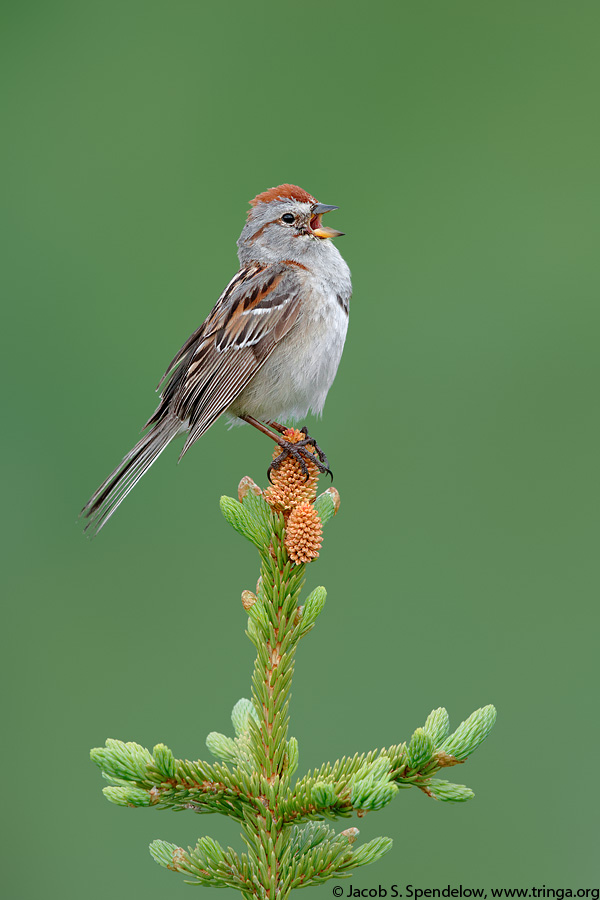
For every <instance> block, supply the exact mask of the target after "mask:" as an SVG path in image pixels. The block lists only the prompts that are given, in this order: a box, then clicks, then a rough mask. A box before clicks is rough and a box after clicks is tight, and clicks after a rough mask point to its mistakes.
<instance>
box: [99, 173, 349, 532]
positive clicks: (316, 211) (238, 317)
mask: <svg viewBox="0 0 600 900" xmlns="http://www.w3.org/2000/svg"><path fill="white" fill-rule="evenodd" d="M250 205H251V209H250V211H249V213H248V218H247V221H246V224H245V225H244V228H243V229H242V233H241V235H240V238H239V240H238V242H237V245H238V256H239V260H240V269H239V271H238V273H237V274H236V275H235V276H234V277H233V278H232V280H231V281H230V282H229V284H228V285H227V287H226V288H225V290H224V291H223V293H222V294H221V296H220V297H219V300H218V301H217V304H216V306H215V307H214V309H213V310H212V312H211V313H210V314H209V316H208V318H207V319H206V320H205V321H204V322H203V323H202V325H201V326H200V328H198V330H197V331H195V332H194V334H192V335H191V337H189V338H188V340H187V341H186V342H185V344H184V345H183V347H182V348H181V350H180V351H179V353H177V355H176V356H175V357H174V359H173V360H172V362H171V364H170V365H169V367H168V369H167V371H166V373H165V375H164V376H163V378H162V380H161V382H160V384H159V386H158V388H157V390H160V391H161V395H160V396H161V401H160V403H159V405H158V408H157V410H156V412H155V413H154V415H153V416H151V418H150V419H148V421H147V422H146V425H145V426H144V428H148V429H149V431H148V432H147V433H146V434H145V435H144V437H142V438H141V440H140V441H138V443H137V444H136V445H135V447H134V448H133V449H132V450H131V451H130V452H129V453H128V454H127V456H126V457H125V458H124V459H123V460H122V461H121V462H120V463H119V465H118V466H117V468H116V469H115V470H114V472H113V473H112V474H111V475H109V477H108V478H107V479H106V481H105V482H104V483H103V484H101V485H100V487H99V488H98V490H97V491H96V493H95V494H94V495H93V496H92V497H91V498H90V500H89V501H88V503H87V504H86V505H85V507H84V508H83V510H82V514H83V515H84V516H85V517H87V518H88V519H89V522H88V524H87V526H86V530H87V529H90V530H91V531H92V532H94V533H96V532H98V531H99V530H100V529H101V528H102V527H103V525H104V524H105V523H106V522H107V521H108V519H110V517H111V516H112V514H113V513H114V512H115V511H116V509H117V508H118V507H119V505H120V503H121V502H122V501H123V500H124V499H125V497H126V496H127V494H128V493H129V492H130V491H131V490H132V488H133V487H135V485H136V484H137V482H138V481H139V479H140V478H141V477H142V475H143V474H144V473H145V472H146V471H147V470H148V469H149V468H150V466H151V465H152V463H153V462H154V461H155V460H156V459H157V458H158V457H159V456H160V454H161V453H162V451H163V450H164V449H165V447H166V446H167V444H169V443H170V441H172V440H173V438H174V437H176V436H177V435H178V434H181V433H185V434H187V440H186V442H185V444H184V447H183V450H182V452H181V456H183V454H184V453H185V452H186V451H187V450H188V449H189V447H191V445H192V444H193V443H194V441H196V440H197V439H198V438H199V437H200V436H201V435H203V434H204V432H205V431H206V430H207V429H208V428H210V426H211V425H212V424H213V422H214V421H215V420H216V419H217V418H218V417H219V416H220V415H221V414H222V413H228V414H229V415H230V416H231V417H232V418H233V420H234V421H236V420H237V421H239V420H243V421H245V422H248V423H249V424H250V425H254V426H255V427H256V428H258V429H259V430H260V431H262V432H263V433H265V434H267V435H269V437H271V438H273V440H274V441H276V443H278V444H279V445H280V446H281V448H282V453H281V455H280V456H279V457H278V458H277V459H276V460H275V461H274V462H273V466H274V467H277V466H278V465H279V464H280V462H281V461H282V460H283V459H284V458H285V457H286V456H287V455H290V454H291V455H293V456H295V457H296V458H297V459H298V461H299V462H300V464H301V466H302V467H303V469H304V470H305V471H306V474H307V475H308V472H307V470H306V466H305V462H304V460H303V456H305V457H307V458H310V459H312V460H313V461H314V462H316V463H317V464H318V466H319V469H320V470H321V471H323V472H325V471H326V472H329V469H328V465H327V459H326V457H325V455H324V453H323V452H322V451H321V449H320V448H319V447H318V445H317V444H316V442H315V441H314V440H313V439H312V438H309V436H308V434H307V432H306V429H304V433H305V435H306V439H305V440H304V441H300V442H299V443H290V442H288V441H286V440H284V438H283V437H282V436H281V435H282V434H283V432H284V430H285V429H284V427H283V426H282V425H280V424H279V420H284V421H285V420H289V419H294V420H301V419H302V418H303V417H304V416H306V414H307V413H308V411H309V410H312V412H314V413H316V414H319V413H320V412H321V411H322V409H323V405H324V403H325V398H326V397H327V392H328V391H329V388H330V387H331V385H332V383H333V379H334V378H335V373H336V371H337V368H338V365H339V362H340V358H341V355H342V349H343V347H344V341H345V339H346V330H347V328H348V306H349V302H350V295H351V293H352V287H351V283H350V270H349V269H348V266H347V265H346V263H345V262H344V260H343V259H342V257H341V256H340V253H339V251H338V250H337V248H336V247H335V246H334V244H333V243H332V242H331V241H330V240H329V239H330V238H334V237H338V236H339V235H341V234H343V232H341V231H335V229H333V228H327V227H326V226H324V225H323V224H322V223H321V216H322V215H323V214H324V213H327V212H330V211H331V210H333V209H337V207H336V206H325V205H324V204H322V203H318V202H317V201H316V200H315V198H314V197H312V196H311V195H310V194H308V193H307V192H306V191H303V190H302V188H299V187H296V186H295V185H293V184H281V185H279V186H278V187H274V188H271V189H270V190H268V191H264V192H263V193H262V194H258V196H256V197H255V198H254V200H251V201H250ZM268 426H270V427H268ZM309 444H311V445H312V447H314V448H315V454H316V455H315V454H313V453H312V452H311V450H309V449H308V446H307V445H309ZM180 458H181V457H180ZM269 472H270V469H269Z"/></svg>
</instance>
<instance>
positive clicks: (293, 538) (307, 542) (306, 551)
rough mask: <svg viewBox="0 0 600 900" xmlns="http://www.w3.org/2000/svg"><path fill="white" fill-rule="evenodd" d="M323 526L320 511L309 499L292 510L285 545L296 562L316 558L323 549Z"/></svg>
mask: <svg viewBox="0 0 600 900" xmlns="http://www.w3.org/2000/svg"><path fill="white" fill-rule="evenodd" d="M322 536H323V526H322V524H321V519H320V517H319V514H318V512H317V511H316V509H315V508H314V506H313V505H312V503H310V502H309V501H304V502H302V503H300V504H298V506H296V507H294V509H293V510H292V511H291V513H290V515H289V518H288V521H287V526H286V530H285V547H286V550H287V552H288V556H289V558H290V559H291V560H292V561H293V562H295V563H298V564H299V563H307V562H310V561H311V560H312V559H316V558H317V556H318V555H319V550H320V549H321V543H322Z"/></svg>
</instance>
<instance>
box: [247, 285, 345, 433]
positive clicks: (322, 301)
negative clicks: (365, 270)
mask: <svg viewBox="0 0 600 900" xmlns="http://www.w3.org/2000/svg"><path fill="white" fill-rule="evenodd" d="M311 282H312V285H311V289H310V290H308V291H307V299H306V300H305V302H304V304H303V307H302V310H301V312H300V314H299V316H298V320H297V322H296V324H295V325H294V327H293V328H292V329H291V331H290V332H289V334H287V335H286V336H285V337H284V338H283V340H282V341H281V342H280V343H279V344H278V345H277V347H275V349H274V350H273V353H272V354H271V356H270V357H269V358H268V359H267V361H266V362H265V364H264V365H263V366H262V368H261V369H260V370H259V372H258V373H257V374H256V375H255V377H254V378H253V379H252V381H251V382H250V384H249V385H248V386H247V387H246V388H245V390H244V391H243V392H242V394H241V395H240V396H239V397H238V398H237V401H236V403H235V404H234V405H232V408H231V410H230V411H231V412H232V413H234V414H236V415H240V414H241V413H245V414H247V415H251V416H254V418H255V419H259V420H260V421H269V420H274V421H283V422H284V423H287V422H289V421H292V420H294V421H302V420H303V419H304V418H305V416H306V415H307V413H308V412H309V410H311V411H312V412H314V413H316V414H317V415H318V414H320V413H321V411H322V409H323V406H324V404H325V399H326V397H327V392H328V391H329V388H330V387H331V385H332V383H333V379H334V378H335V374H336V372H337V368H338V365H339V362H340V359H341V356H342V350H343V349H344V341H345V339H346V331H347V330H348V313H347V304H348V298H349V296H350V291H349V290H347V291H344V293H343V294H342V295H340V294H338V292H337V291H334V290H333V289H332V287H331V284H330V282H329V279H328V280H327V282H325V281H324V280H321V279H317V278H311Z"/></svg>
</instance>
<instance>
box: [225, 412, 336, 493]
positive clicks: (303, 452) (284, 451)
mask: <svg viewBox="0 0 600 900" xmlns="http://www.w3.org/2000/svg"><path fill="white" fill-rule="evenodd" d="M240 419H243V420H244V421H245V422H248V424H249V425H253V426H254V427H255V428H257V429H258V430H259V431H262V433H263V434H266V435H267V437H270V438H271V440H272V441H275V443H276V444H279V446H280V447H281V453H280V454H279V456H277V457H276V458H275V459H274V460H273V462H272V463H271V465H270V466H269V468H268V469H267V477H268V479H269V481H270V480H271V472H272V470H273V469H278V468H279V466H280V465H281V463H282V462H283V461H284V459H287V457H288V456H292V457H293V458H294V459H295V460H296V461H297V462H298V465H299V466H300V468H301V469H302V472H303V474H304V476H305V478H306V480H307V481H308V477H309V471H308V467H307V465H306V460H307V459H308V460H310V462H312V463H313V464H314V465H315V466H316V467H317V469H318V470H319V472H323V474H327V475H330V476H331V479H332V480H333V472H332V471H331V469H330V468H329V463H328V462H327V457H326V456H325V454H324V453H323V451H322V450H321V448H320V447H319V445H318V444H317V442H316V441H315V440H314V439H313V438H311V437H310V435H309V433H308V430H307V429H306V428H302V429H301V431H302V434H303V435H304V437H303V438H302V440H300V441H296V442H295V443H294V442H292V441H286V440H285V438H283V437H279V435H277V434H273V432H272V431H271V429H270V428H268V427H267V426H266V425H263V423H262V422H259V421H258V419H255V418H254V417H253V416H240ZM269 425H270V426H271V427H272V428H274V429H276V430H277V431H279V433H280V434H285V432H286V431H287V428H286V427H285V425H280V424H279V423H278V422H269ZM308 446H311V447H314V449H315V453H313V452H312V451H311V450H308V449H307V447H308Z"/></svg>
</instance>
